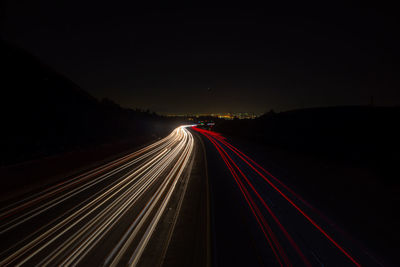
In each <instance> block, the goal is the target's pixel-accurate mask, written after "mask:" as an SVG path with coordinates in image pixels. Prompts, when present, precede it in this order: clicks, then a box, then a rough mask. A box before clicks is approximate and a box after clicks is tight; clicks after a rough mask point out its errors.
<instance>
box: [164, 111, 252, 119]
mask: <svg viewBox="0 0 400 267" xmlns="http://www.w3.org/2000/svg"><path fill="white" fill-rule="evenodd" d="M167 117H189V118H200V117H213V118H219V119H225V120H233V119H255V118H257V117H258V115H256V114H254V113H248V112H243V113H242V112H238V113H203V114H168V115H167Z"/></svg>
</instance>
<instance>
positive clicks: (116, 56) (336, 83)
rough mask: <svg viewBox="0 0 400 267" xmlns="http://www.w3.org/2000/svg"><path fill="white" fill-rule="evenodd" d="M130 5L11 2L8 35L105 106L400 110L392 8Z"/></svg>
mask: <svg viewBox="0 0 400 267" xmlns="http://www.w3.org/2000/svg"><path fill="white" fill-rule="evenodd" d="M131 2H132V3H133V2H134V1H131ZM132 3H131V4H125V5H121V4H116V3H114V2H113V1H108V4H100V3H99V2H98V1H77V2H74V1H54V0H36V1H8V2H6V3H5V4H4V7H5V9H3V15H5V16H3V25H2V31H3V38H4V39H6V40H7V41H9V42H12V43H15V44H17V45H18V46H20V47H22V48H24V49H26V50H28V51H29V52H31V53H32V54H34V55H35V56H36V57H38V58H39V59H40V60H42V61H43V62H45V63H46V64H48V65H50V66H51V67H53V68H54V69H55V70H57V71H58V72H60V73H62V74H64V75H65V76H67V77H68V78H70V79H71V80H72V81H74V82H75V83H77V84H79V85H80V86H81V87H82V88H83V89H84V90H86V91H88V92H89V93H91V94H92V95H94V96H96V97H98V98H102V97H108V98H110V99H112V100H114V101H115V102H117V103H119V104H121V105H122V106H124V107H131V108H143V109H147V108H149V109H151V110H153V111H156V112H159V113H164V114H165V113H186V112H194V113H199V112H256V113H263V112H266V111H268V110H270V109H275V110H277V111H284V110H289V109H295V108H303V107H316V106H328V105H329V106H330V105H366V104H368V103H369V102H370V99H371V96H373V97H374V102H375V104H376V105H399V104H400V94H399V85H400V82H399V69H400V68H399V64H398V59H399V56H398V55H399V52H398V49H399V47H400V41H399V30H398V26H399V23H398V19H397V18H396V16H397V13H396V9H395V8H394V7H382V6H379V7H377V6H356V5H349V4H348V5H345V6H318V5H317V6H316V5H312V6H311V5H310V6H305V5H301V6H294V5H289V4H287V5H286V6H268V7H265V8H254V9H246V8H244V7H238V8H234V7H230V8H218V9H215V8H214V9H210V8H207V9H206V8H183V7H182V8H179V9H172V8H162V7H159V8H151V9H149V8H143V7H140V8H139V7H137V6H135V5H134V4H132ZM4 10H5V11H4Z"/></svg>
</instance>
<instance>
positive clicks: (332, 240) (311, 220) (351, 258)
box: [194, 128, 361, 267]
mask: <svg viewBox="0 0 400 267" xmlns="http://www.w3.org/2000/svg"><path fill="white" fill-rule="evenodd" d="M194 130H197V129H195V128H194ZM200 132H202V133H203V134H204V135H205V136H206V134H207V133H206V132H207V131H206V130H202V131H200ZM218 141H220V142H221V143H223V144H225V145H226V146H228V147H229V149H231V150H232V151H233V152H234V153H235V154H236V155H237V156H239V158H240V159H242V160H243V161H244V162H245V163H246V164H247V165H248V166H250V167H251V168H252V169H253V170H254V171H255V172H257V173H258V174H259V175H260V176H261V177H262V178H263V179H264V180H265V181H266V182H267V183H268V184H269V185H271V186H272V188H274V189H275V190H276V191H277V192H278V193H279V194H280V195H281V196H282V197H283V198H284V199H286V200H287V201H288V202H289V203H290V204H291V205H292V206H293V207H294V208H295V209H296V210H297V211H299V212H300V214H302V215H303V216H304V217H305V218H306V219H307V220H308V221H309V222H310V223H311V224H312V225H313V226H314V227H315V228H317V229H318V231H320V232H321V233H322V234H323V235H324V236H325V237H326V238H327V239H328V240H329V241H330V242H331V243H332V244H333V245H335V246H336V247H337V248H338V249H339V250H340V251H341V252H342V253H343V254H344V255H345V256H346V257H347V258H348V259H349V260H350V261H352V262H353V263H354V264H355V265H356V266H359V267H361V264H359V263H358V262H357V261H356V260H355V259H354V258H353V257H352V256H351V255H350V254H349V253H348V252H347V251H346V250H345V249H344V248H342V247H341V246H340V245H339V244H338V243H337V242H336V241H335V240H334V239H333V238H332V237H331V236H330V235H329V234H328V233H326V232H325V231H324V230H323V229H322V228H321V227H320V226H319V225H318V224H317V223H316V222H315V221H314V220H313V219H311V218H310V217H309V216H308V215H307V214H306V213H305V212H304V211H303V210H302V209H300V208H299V207H298V206H297V205H296V204H295V203H294V202H293V201H292V200H291V199H290V198H289V197H287V196H286V195H285V194H284V193H283V192H282V191H281V190H279V188H277V187H276V186H275V185H274V184H273V183H272V182H271V181H270V180H269V179H268V178H267V177H265V176H264V175H263V174H262V173H261V172H260V171H259V170H257V168H255V167H254V166H253V165H252V164H250V163H249V161H247V160H246V159H245V158H244V157H243V156H241V154H243V155H244V153H243V152H241V151H240V150H239V149H237V148H235V147H233V146H232V145H230V144H229V143H227V142H226V141H224V140H222V139H218ZM227 144H228V145H227ZM231 147H233V148H234V149H233V148H231ZM237 151H239V152H240V153H238V152H237ZM246 157H247V158H249V157H248V156H246ZM252 161H253V160H252ZM253 162H254V161H253ZM265 172H266V173H268V172H267V171H265ZM271 177H272V175H271ZM274 178H275V177H274ZM275 179H276V180H277V181H279V180H278V179H277V178H275Z"/></svg>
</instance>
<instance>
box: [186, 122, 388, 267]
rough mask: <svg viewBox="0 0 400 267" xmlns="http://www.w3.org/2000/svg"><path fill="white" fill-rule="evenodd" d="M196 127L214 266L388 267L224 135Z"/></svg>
mask: <svg viewBox="0 0 400 267" xmlns="http://www.w3.org/2000/svg"><path fill="white" fill-rule="evenodd" d="M192 130H194V131H196V132H198V133H200V134H201V135H202V136H203V140H204V143H205V147H206V151H207V161H208V170H209V171H208V175H209V180H210V194H211V200H210V201H211V234H212V254H213V259H212V263H213V265H214V266H340V267H344V266H382V264H381V263H380V261H378V260H377V259H376V258H375V257H374V256H373V255H372V254H371V253H370V252H369V251H367V250H366V249H365V248H363V246H361V245H360V244H358V243H357V242H355V241H354V240H352V238H351V237H349V235H347V234H345V232H343V231H342V230H340V229H339V228H338V227H337V226H336V225H335V224H334V223H332V221H331V220H330V219H328V218H327V217H326V216H324V214H323V213H322V212H320V211H319V210H317V209H316V208H314V207H313V206H312V205H311V204H310V203H308V202H307V201H306V200H304V198H302V197H301V196H300V195H298V194H297V193H296V192H294V191H293V190H292V189H291V188H290V187H289V186H287V185H286V184H284V183H283V182H282V181H281V180H280V179H278V178H277V177H276V176H274V175H273V174H271V173H270V172H268V171H267V170H266V169H265V168H264V167H263V166H260V165H259V164H258V163H257V162H255V161H254V160H253V159H252V158H251V157H250V156H248V155H246V154H245V153H243V152H242V151H241V150H239V149H238V148H237V147H235V146H234V145H232V144H231V143H230V142H229V141H228V140H227V139H226V138H225V137H224V136H222V135H221V134H218V133H216V132H212V131H208V130H205V129H202V128H198V127H192ZM321 179H323V177H321ZM310 186H312V185H310Z"/></svg>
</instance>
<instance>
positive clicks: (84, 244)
mask: <svg viewBox="0 0 400 267" xmlns="http://www.w3.org/2000/svg"><path fill="white" fill-rule="evenodd" d="M193 145H194V140H193V136H192V134H191V133H190V132H189V131H188V130H187V129H186V128H185V127H179V128H177V129H175V130H174V131H173V132H172V133H171V134H170V135H169V136H167V137H166V138H164V139H162V140H160V141H158V142H156V143H154V144H152V145H149V146H147V147H145V148H143V149H141V150H139V151H136V152H134V153H132V154H129V155H127V156H125V157H122V158H120V159H117V160H114V161H112V162H110V163H107V164H105V165H103V166H100V167H98V168H96V169H94V170H91V171H89V172H86V173H84V174H81V175H79V176H77V177H75V178H73V179H69V180H67V181H64V182H61V183H59V184H57V185H54V186H51V187H49V188H47V189H45V190H44V191H41V192H37V193H35V194H32V195H31V196H29V197H26V198H24V199H22V200H19V201H17V202H15V203H12V204H10V205H8V206H6V207H3V208H1V209H0V238H1V240H2V242H1V246H0V250H1V252H0V265H1V266H15V265H17V266H18V265H24V264H25V265H27V266H28V265H41V266H53V265H60V264H61V265H80V264H82V265H87V264H93V265H101V264H105V265H111V266H115V265H120V264H128V265H131V266H136V265H137V264H139V263H140V259H141V255H142V254H143V252H144V251H145V249H146V248H147V244H148V242H149V240H150V239H151V237H152V235H153V233H154V231H155V229H156V227H157V226H158V225H159V224H160V223H161V222H160V218H161V217H162V215H163V213H164V211H165V209H166V207H167V206H168V203H169V201H170V199H171V196H172V195H173V194H175V193H182V192H181V191H179V192H178V191H177V190H175V189H176V187H177V184H178V182H179V181H180V180H181V177H182V176H183V173H184V172H185V171H186V170H187V168H188V166H189V165H190V161H191V159H192V152H193ZM166 238H167V237H166Z"/></svg>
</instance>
